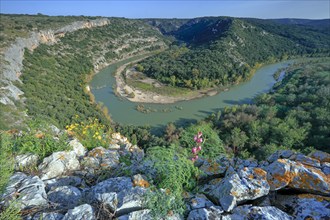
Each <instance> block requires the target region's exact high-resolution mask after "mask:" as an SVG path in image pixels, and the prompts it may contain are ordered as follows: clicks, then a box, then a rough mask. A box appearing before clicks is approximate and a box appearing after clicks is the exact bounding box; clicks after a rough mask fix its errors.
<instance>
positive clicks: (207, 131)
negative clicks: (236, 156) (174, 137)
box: [179, 122, 225, 159]
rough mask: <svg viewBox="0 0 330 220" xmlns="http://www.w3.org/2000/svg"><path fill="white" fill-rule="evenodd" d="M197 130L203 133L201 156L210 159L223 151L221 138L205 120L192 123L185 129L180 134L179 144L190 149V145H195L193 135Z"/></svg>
mask: <svg viewBox="0 0 330 220" xmlns="http://www.w3.org/2000/svg"><path fill="white" fill-rule="evenodd" d="M199 131H201V132H202V133H203V138H204V143H203V150H202V151H201V155H202V156H204V157H206V158H210V159H212V158H215V157H217V156H219V155H220V154H224V153H225V149H224V147H223V143H222V140H221V139H220V138H219V136H218V134H217V132H216V131H215V130H214V129H213V128H212V127H211V124H210V123H206V122H201V123H200V124H196V125H192V126H190V127H188V128H187V129H185V130H184V131H183V132H182V134H181V138H180V140H179V141H180V144H181V145H182V146H183V147H186V148H188V149H189V150H190V149H191V147H193V146H194V145H196V143H195V142H194V135H196V134H197V133H198V132H199Z"/></svg>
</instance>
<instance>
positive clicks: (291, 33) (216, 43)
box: [140, 17, 330, 89]
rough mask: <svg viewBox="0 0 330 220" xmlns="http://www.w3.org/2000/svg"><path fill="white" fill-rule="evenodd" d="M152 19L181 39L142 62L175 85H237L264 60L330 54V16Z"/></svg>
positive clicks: (153, 74)
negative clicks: (311, 17)
mask: <svg viewBox="0 0 330 220" xmlns="http://www.w3.org/2000/svg"><path fill="white" fill-rule="evenodd" d="M147 23H148V24H151V25H154V26H155V27H157V28H158V29H159V30H160V31H161V32H163V33H165V34H167V35H170V36H172V37H174V38H175V39H176V40H177V42H181V47H177V46H173V47H172V48H170V49H169V50H167V51H165V52H163V53H161V54H159V55H157V56H154V57H150V58H148V59H146V60H144V61H142V62H141V63H140V64H141V65H142V66H143V67H144V73H145V74H147V75H148V76H150V77H153V78H156V79H158V80H160V81H162V82H163V83H168V84H172V85H174V86H183V87H188V88H198V89H199V88H205V87H211V86H214V85H227V84H235V83H239V82H240V81H243V80H247V79H249V78H250V77H251V76H252V74H253V73H254V71H255V69H256V68H258V66H260V65H261V64H262V63H269V62H275V61H278V60H282V59H289V58H292V57H296V56H315V55H329V48H330V34H329V31H330V30H329V28H327V25H328V23H329V19H328V20H299V19H276V20H262V19H251V18H232V17H202V18H194V19H190V20H184V19H183V20H179V19H175V20H172V19H169V20H166V19H164V20H159V19H158V20H147ZM180 24H181V26H180V27H178V26H179V25H180ZM182 43H184V44H185V46H182Z"/></svg>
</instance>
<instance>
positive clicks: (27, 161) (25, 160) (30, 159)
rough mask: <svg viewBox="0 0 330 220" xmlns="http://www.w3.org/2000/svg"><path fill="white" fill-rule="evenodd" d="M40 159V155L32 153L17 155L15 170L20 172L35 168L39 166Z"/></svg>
mask: <svg viewBox="0 0 330 220" xmlns="http://www.w3.org/2000/svg"><path fill="white" fill-rule="evenodd" d="M38 159H39V157H38V155H35V154H32V153H27V154H21V155H17V156H16V157H15V170H16V171H20V170H24V169H25V168H33V167H34V166H37V163H38Z"/></svg>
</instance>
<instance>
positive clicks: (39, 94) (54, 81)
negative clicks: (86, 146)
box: [20, 19, 165, 127]
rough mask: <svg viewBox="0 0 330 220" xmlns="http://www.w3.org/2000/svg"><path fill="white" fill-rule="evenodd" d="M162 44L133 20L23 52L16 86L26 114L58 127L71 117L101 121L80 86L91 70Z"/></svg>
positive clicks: (159, 36)
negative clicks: (18, 83)
mask: <svg viewBox="0 0 330 220" xmlns="http://www.w3.org/2000/svg"><path fill="white" fill-rule="evenodd" d="M164 46H165V44H164V42H163V41H162V36H161V35H160V34H159V33H158V32H157V31H155V30H153V29H151V28H150V27H149V26H147V25H144V24H143V23H142V22H139V21H130V20H127V19H111V21H110V24H109V25H108V26H106V27H97V28H92V29H85V30H79V31H76V32H73V33H70V34H67V35H66V36H65V37H63V38H61V40H60V42H58V43H57V44H54V45H41V46H39V47H38V48H37V49H35V50H34V51H33V53H31V52H29V51H28V50H26V51H25V60H24V67H25V68H24V69H23V74H22V78H21V79H22V82H23V84H21V85H20V88H22V90H23V92H24V96H25V97H26V98H27V100H26V106H27V108H28V112H29V115H31V116H38V117H44V118H47V119H52V120H53V121H54V123H56V124H58V125H60V126H61V127H64V126H65V125H67V124H69V123H71V121H72V117H73V116H74V115H79V116H80V118H81V119H82V120H86V119H87V118H89V117H95V118H98V119H100V120H101V121H103V123H105V122H106V119H105V118H104V117H105V115H107V114H108V113H107V112H106V110H105V109H104V113H105V115H104V113H101V112H100V111H99V107H97V106H96V104H95V103H94V100H93V97H92V96H90V95H88V94H87V92H88V91H87V90H86V88H85V87H86V85H87V84H86V83H87V82H88V79H89V78H90V76H91V74H92V73H94V68H95V67H97V68H99V66H101V67H102V66H105V65H106V64H107V63H111V62H114V61H116V60H120V59H123V58H125V57H128V56H134V55H137V54H141V53H147V52H148V51H154V50H157V49H160V48H163V47H164Z"/></svg>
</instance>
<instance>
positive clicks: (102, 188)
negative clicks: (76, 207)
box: [91, 177, 133, 200]
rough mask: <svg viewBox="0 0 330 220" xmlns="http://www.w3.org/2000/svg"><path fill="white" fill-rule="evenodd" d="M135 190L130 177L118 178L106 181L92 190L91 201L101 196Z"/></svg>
mask: <svg viewBox="0 0 330 220" xmlns="http://www.w3.org/2000/svg"><path fill="white" fill-rule="evenodd" d="M132 188H133V183H132V181H131V178H129V177H116V178H110V179H107V180H104V181H102V182H100V183H98V184H96V185H95V186H93V187H92V188H91V199H92V200H93V199H96V198H97V197H98V196H99V194H103V193H110V192H116V193H119V192H121V191H128V190H130V189H132Z"/></svg>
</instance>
